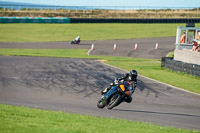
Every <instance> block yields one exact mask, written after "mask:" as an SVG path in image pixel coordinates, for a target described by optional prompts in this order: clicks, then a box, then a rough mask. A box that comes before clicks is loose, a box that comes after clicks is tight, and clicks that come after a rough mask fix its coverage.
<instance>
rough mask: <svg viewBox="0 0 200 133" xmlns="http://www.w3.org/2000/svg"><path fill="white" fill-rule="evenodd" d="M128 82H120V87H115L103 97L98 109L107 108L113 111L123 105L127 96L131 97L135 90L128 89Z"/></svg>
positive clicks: (98, 103)
mask: <svg viewBox="0 0 200 133" xmlns="http://www.w3.org/2000/svg"><path fill="white" fill-rule="evenodd" d="M126 82H127V81H120V83H118V85H114V86H112V87H111V89H110V90H109V91H108V92H107V93H105V94H103V95H102V97H101V98H100V100H99V101H98V102H97V107H98V108H104V107H105V106H107V108H108V109H112V108H114V107H116V106H118V105H119V104H120V103H122V102H123V101H124V100H125V98H126V97H127V96H130V95H131V94H132V93H133V92H134V90H129V89H126V86H125V84H126Z"/></svg>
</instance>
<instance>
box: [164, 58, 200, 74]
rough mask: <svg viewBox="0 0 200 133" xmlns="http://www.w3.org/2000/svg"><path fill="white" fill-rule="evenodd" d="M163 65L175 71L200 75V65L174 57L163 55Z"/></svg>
mask: <svg viewBox="0 0 200 133" xmlns="http://www.w3.org/2000/svg"><path fill="white" fill-rule="evenodd" d="M161 66H162V67H165V68H168V69H171V70H173V71H178V72H185V73H188V74H191V75H195V76H200V65H197V64H191V63H184V62H182V61H176V60H173V58H172V57H162V59H161Z"/></svg>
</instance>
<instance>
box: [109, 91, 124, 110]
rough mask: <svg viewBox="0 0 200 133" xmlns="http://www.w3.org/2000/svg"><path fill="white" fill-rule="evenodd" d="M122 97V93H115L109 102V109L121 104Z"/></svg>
mask: <svg viewBox="0 0 200 133" xmlns="http://www.w3.org/2000/svg"><path fill="white" fill-rule="evenodd" d="M121 97H122V96H121V95H120V94H115V95H113V96H112V97H111V98H110V102H109V103H108V105H107V108H108V109H112V108H114V107H115V106H117V105H119V104H118V103H119V102H120V100H121Z"/></svg>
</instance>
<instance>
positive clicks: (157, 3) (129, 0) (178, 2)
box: [0, 0, 200, 7]
mask: <svg viewBox="0 0 200 133" xmlns="http://www.w3.org/2000/svg"><path fill="white" fill-rule="evenodd" d="M0 1H7V2H23V3H33V4H47V5H61V6H148V7H200V0H0Z"/></svg>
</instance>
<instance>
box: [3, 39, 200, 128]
mask: <svg viewBox="0 0 200 133" xmlns="http://www.w3.org/2000/svg"><path fill="white" fill-rule="evenodd" d="M143 40H144V39H142V40H141V41H143ZM168 40H169V41H170V39H168ZM123 41H125V42H124V44H125V45H126V44H127V45H128V44H129V43H128V41H129V40H128V41H127V40H118V42H117V43H119V42H122V43H123ZM126 41H127V42H126ZM151 41H152V42H153V39H152V40H151ZM154 41H155V40H154ZM92 42H95V44H97V45H98V44H100V43H101V42H104V41H92ZM105 42H106V41H105ZM113 42H115V41H108V43H107V44H108V45H109V46H113V44H112V43H113ZM138 42H139V41H138ZM58 43H60V45H58V46H57V44H58ZM63 43H64V44H63ZM67 43H69V42H67ZM166 44H167V43H166ZM2 45H4V47H9V48H15V47H16V46H17V45H15V44H12V43H10V44H8V43H0V47H1V48H2V47H3V46H2ZM5 45H6V46H5ZM22 45H25V43H18V46H17V47H18V48H31V47H33V48H36V46H37V48H40V47H41V48H53V47H55V48H63V47H64V48H70V47H72V48H83V47H84V48H90V45H91V44H90V42H89V41H88V42H87V41H85V42H83V43H82V45H81V44H80V45H70V44H66V42H54V44H53V42H52V43H42V44H41V43H31V44H30V43H27V45H28V46H22ZM50 45H52V46H51V47H50ZM55 45H56V46H55ZM62 45H63V46H62ZM97 45H96V48H95V50H94V51H92V52H91V54H95V53H94V52H95V51H96V50H97V47H99V48H101V46H100V45H98V46H97ZM149 46H150V45H149ZM152 46H153V45H152ZM161 46H162V45H161ZM161 46H160V47H161ZM163 47H164V46H163ZM166 47H167V46H166ZM169 47H171V46H169ZM173 47H174V46H173ZM173 47H172V49H173ZM102 48H105V51H106V50H108V49H109V48H108V47H107V49H106V45H105V47H102ZM149 49H150V47H149ZM160 49H162V47H161V48H160ZM169 49H170V48H168V49H167V50H166V51H165V52H160V54H158V55H159V56H162V54H164V53H165V54H167V53H168V50H169ZM109 50H110V49H109ZM117 50H118V51H120V47H118V49H117ZM117 50H116V51H117ZM138 50H139V49H138ZM141 50H142V48H141ZM158 50H159V49H158ZM158 50H157V51H158ZM99 51H100V49H99ZM111 51H113V49H111ZM116 51H114V52H116ZM149 51H151V50H149ZM122 52H123V51H122ZM105 53H106V52H105ZM119 53H121V52H119ZM148 53H149V55H151V56H152V57H153V56H155V57H156V58H157V54H153V53H152V52H147V53H146V55H148ZM96 54H98V52H97V51H96ZM108 55H109V54H108ZM129 55H130V56H133V55H134V54H133V53H132V54H129ZM120 56H123V55H120ZM126 56H128V55H126ZM134 56H135V57H137V56H136V55H134ZM140 56H141V55H138V57H140ZM152 57H150V58H152ZM123 72H124V71H122V70H119V69H117V68H113V67H110V66H108V65H105V64H102V63H101V62H99V61H95V60H89V59H72V58H47V57H19V56H0V103H4V104H11V105H19V106H29V107H34V108H40V109H48V110H59V111H60V110H61V111H65V112H70V113H80V114H88V115H94V116H102V117H114V118H122V119H128V120H133V121H144V122H151V123H155V124H159V125H165V126H172V127H178V128H188V129H196V130H200V95H195V94H192V93H188V92H185V91H183V90H179V89H176V88H174V87H171V86H168V85H165V84H162V83H159V82H156V81H154V80H150V79H148V78H145V77H142V76H139V78H138V79H139V81H138V87H137V89H136V91H135V93H134V95H133V102H132V103H130V104H127V103H122V104H120V105H119V106H118V107H116V108H114V109H113V110H108V109H106V108H105V109H98V108H97V107H96V103H97V100H98V99H99V98H100V91H101V90H102V89H103V88H105V87H107V85H108V84H109V83H110V82H111V81H112V80H113V79H114V78H115V77H116V76H119V75H120V74H121V73H123Z"/></svg>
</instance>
